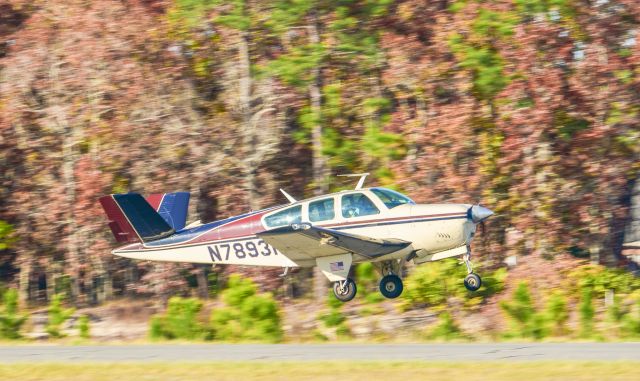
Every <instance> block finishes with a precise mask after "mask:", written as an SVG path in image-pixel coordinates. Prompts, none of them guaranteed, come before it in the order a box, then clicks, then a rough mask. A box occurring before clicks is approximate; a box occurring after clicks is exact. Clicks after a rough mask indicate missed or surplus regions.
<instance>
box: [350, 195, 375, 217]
mask: <svg viewBox="0 0 640 381" xmlns="http://www.w3.org/2000/svg"><path fill="white" fill-rule="evenodd" d="M378 213H380V210H379V209H378V208H377V207H376V206H375V205H374V203H373V201H371V200H370V199H369V197H367V196H365V195H364V193H352V194H346V195H344V196H342V217H344V218H350V217H361V216H369V215H372V214H378Z"/></svg>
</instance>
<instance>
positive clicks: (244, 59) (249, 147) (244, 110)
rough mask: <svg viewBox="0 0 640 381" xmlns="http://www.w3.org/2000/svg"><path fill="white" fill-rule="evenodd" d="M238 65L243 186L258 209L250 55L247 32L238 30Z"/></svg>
mask: <svg viewBox="0 0 640 381" xmlns="http://www.w3.org/2000/svg"><path fill="white" fill-rule="evenodd" d="M238 61H239V62H238V64H239V65H238V67H239V72H240V78H239V79H238V86H239V89H238V93H239V103H240V113H241V115H242V131H243V134H242V135H243V136H242V140H243V142H242V143H243V151H244V152H245V161H244V163H243V165H244V176H245V188H246V190H247V198H248V199H249V206H250V208H251V210H258V209H259V207H260V205H259V200H258V187H257V185H256V180H257V176H256V166H257V165H258V164H259V163H256V162H254V161H253V160H252V159H251V158H252V154H253V153H254V152H255V150H256V143H257V142H256V131H255V126H254V125H253V123H252V120H251V117H252V110H251V86H252V78H251V57H250V55H249V33H248V32H240V43H239V44H238Z"/></svg>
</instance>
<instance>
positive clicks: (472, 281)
mask: <svg viewBox="0 0 640 381" xmlns="http://www.w3.org/2000/svg"><path fill="white" fill-rule="evenodd" d="M464 286H465V287H466V288H467V290H469V291H478V289H479V288H480V286H482V279H480V276H479V275H478V274H475V273H471V274H468V275H467V276H466V277H464Z"/></svg>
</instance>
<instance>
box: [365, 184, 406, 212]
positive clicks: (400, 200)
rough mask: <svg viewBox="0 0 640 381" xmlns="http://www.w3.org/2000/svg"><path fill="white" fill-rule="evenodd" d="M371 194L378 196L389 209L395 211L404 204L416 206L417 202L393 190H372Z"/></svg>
mask: <svg viewBox="0 0 640 381" xmlns="http://www.w3.org/2000/svg"><path fill="white" fill-rule="evenodd" d="M371 192H373V194H375V195H376V196H378V198H379V199H380V201H382V202H383V203H384V204H385V205H386V206H387V208H389V209H393V208H395V207H396V206H399V205H404V204H415V202H413V200H412V199H410V198H409V197H407V196H405V195H403V194H402V193H398V192H396V191H392V190H391V189H387V188H371Z"/></svg>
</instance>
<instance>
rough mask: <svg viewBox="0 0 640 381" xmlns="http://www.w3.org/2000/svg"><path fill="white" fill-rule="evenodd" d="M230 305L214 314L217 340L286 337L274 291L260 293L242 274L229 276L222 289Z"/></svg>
mask: <svg viewBox="0 0 640 381" xmlns="http://www.w3.org/2000/svg"><path fill="white" fill-rule="evenodd" d="M222 299H223V301H224V302H225V304H226V306H225V307H223V308H218V309H215V310H214V311H213V312H212V313H211V320H210V321H211V329H212V334H213V338H214V339H216V340H231V341H239V340H250V341H265V342H279V341H281V340H282V335H283V333H282V328H281V326H280V312H279V310H278V305H277V303H276V301H275V300H273V297H272V296H271V294H262V295H258V294H257V287H256V285H255V284H254V283H253V282H252V281H251V280H248V279H242V278H241V277H240V276H239V275H235V274H234V275H231V277H229V282H228V288H227V289H226V290H224V291H223V292H222Z"/></svg>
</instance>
